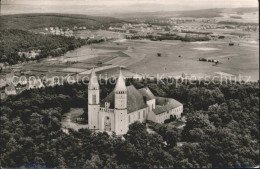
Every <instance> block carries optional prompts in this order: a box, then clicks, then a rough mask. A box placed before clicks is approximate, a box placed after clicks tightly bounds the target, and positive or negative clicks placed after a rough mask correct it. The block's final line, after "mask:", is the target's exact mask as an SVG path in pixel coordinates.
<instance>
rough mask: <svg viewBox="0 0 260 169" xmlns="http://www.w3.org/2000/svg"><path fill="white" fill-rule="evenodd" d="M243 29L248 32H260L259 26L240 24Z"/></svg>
mask: <svg viewBox="0 0 260 169" xmlns="http://www.w3.org/2000/svg"><path fill="white" fill-rule="evenodd" d="M240 28H242V30H243V31H247V32H259V26H250V25H249V26H240Z"/></svg>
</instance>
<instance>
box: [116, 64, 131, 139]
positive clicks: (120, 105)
mask: <svg viewBox="0 0 260 169" xmlns="http://www.w3.org/2000/svg"><path fill="white" fill-rule="evenodd" d="M127 118H128V116H127V88H126V85H125V80H124V76H123V74H122V71H121V69H120V71H119V76H118V79H117V83H116V87H115V132H116V134H117V135H123V134H126V132H127V130H128V123H127V122H128V121H127Z"/></svg>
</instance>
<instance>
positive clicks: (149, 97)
mask: <svg viewBox="0 0 260 169" xmlns="http://www.w3.org/2000/svg"><path fill="white" fill-rule="evenodd" d="M139 92H140V93H141V94H142V95H143V96H144V97H146V99H147V101H148V100H152V99H155V96H154V95H153V93H152V92H151V90H150V89H149V88H148V87H144V88H141V89H139Z"/></svg>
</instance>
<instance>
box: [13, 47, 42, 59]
mask: <svg viewBox="0 0 260 169" xmlns="http://www.w3.org/2000/svg"><path fill="white" fill-rule="evenodd" d="M40 53H41V50H40V49H39V50H32V51H29V52H18V55H19V56H20V57H24V58H28V59H35V58H36V56H38V55H39V54H40Z"/></svg>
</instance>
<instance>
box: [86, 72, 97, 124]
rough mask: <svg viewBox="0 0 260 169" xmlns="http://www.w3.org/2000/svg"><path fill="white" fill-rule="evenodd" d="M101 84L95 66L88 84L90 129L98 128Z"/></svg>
mask: <svg viewBox="0 0 260 169" xmlns="http://www.w3.org/2000/svg"><path fill="white" fill-rule="evenodd" d="M99 102H100V96H99V84H98V79H97V76H96V73H95V70H94V68H93V69H92V72H91V75H90V80H89V84H88V126H89V129H98V118H99Z"/></svg>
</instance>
